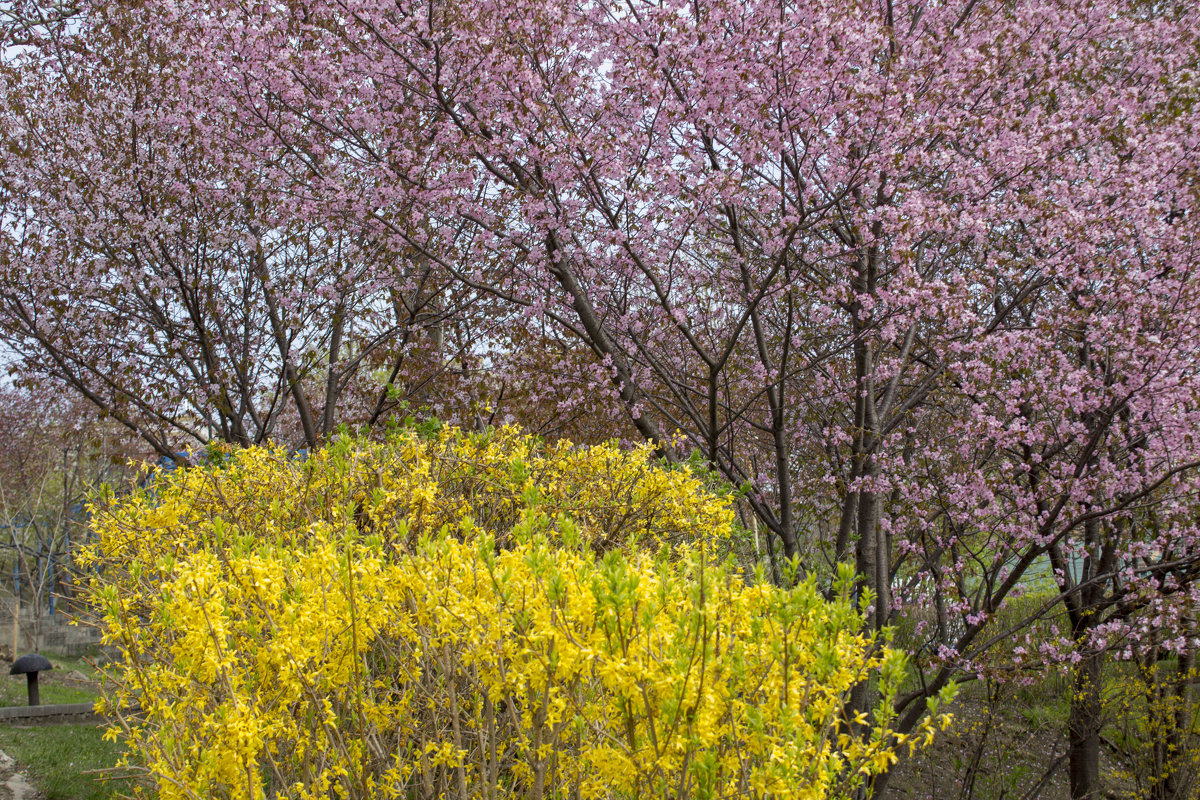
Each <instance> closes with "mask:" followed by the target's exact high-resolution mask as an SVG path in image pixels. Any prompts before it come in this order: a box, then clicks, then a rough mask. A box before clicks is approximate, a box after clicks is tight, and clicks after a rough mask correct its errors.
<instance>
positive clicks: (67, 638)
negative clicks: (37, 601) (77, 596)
mask: <svg viewBox="0 0 1200 800" xmlns="http://www.w3.org/2000/svg"><path fill="white" fill-rule="evenodd" d="M76 619H78V622H79V624H78V625H75V624H72V622H73V621H74V620H76ZM18 628H19V632H18V636H17V648H16V653H15V655H21V654H22V653H52V654H56V655H60V656H78V655H83V654H85V653H88V652H92V651H94V650H96V649H98V648H99V646H100V631H99V630H98V629H96V628H94V627H92V626H91V625H88V624H87V623H86V621H85V620H84V619H82V618H79V617H73V616H69V615H67V614H65V613H63V612H61V611H60V612H58V613H56V614H55V615H54V616H50V615H49V614H47V613H45V612H43V613H42V615H41V618H40V619H39V618H36V617H34V615H33V614H30V613H28V611H27V610H26V609H24V608H23V609H21V618H20V623H19V626H18ZM0 651H3V652H5V653H8V654H10V655H13V602H12V597H11V596H10V597H6V598H3V599H0Z"/></svg>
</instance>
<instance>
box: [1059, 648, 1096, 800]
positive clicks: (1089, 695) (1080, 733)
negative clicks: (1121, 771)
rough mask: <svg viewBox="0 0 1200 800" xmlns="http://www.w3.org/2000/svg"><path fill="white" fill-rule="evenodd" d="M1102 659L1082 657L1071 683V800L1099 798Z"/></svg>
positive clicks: (1068, 763) (1068, 770)
mask: <svg viewBox="0 0 1200 800" xmlns="http://www.w3.org/2000/svg"><path fill="white" fill-rule="evenodd" d="M1103 674H1104V656H1103V654H1102V653H1095V654H1090V655H1087V656H1084V658H1083V660H1082V661H1080V662H1079V663H1078V664H1076V665H1075V669H1074V671H1073V678H1072V681H1071V714H1070V717H1069V719H1068V722H1067V748H1068V749H1067V753H1068V758H1067V775H1068V778H1069V781H1070V787H1071V800H1098V798H1099V797H1100V725H1101V709H1100V684H1101V679H1102V678H1103Z"/></svg>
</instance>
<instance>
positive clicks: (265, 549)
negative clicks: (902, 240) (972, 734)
mask: <svg viewBox="0 0 1200 800" xmlns="http://www.w3.org/2000/svg"><path fill="white" fill-rule="evenodd" d="M222 461H223V463H221V464H216V465H209V466H206V467H197V468H191V469H187V470H181V471H177V472H175V473H173V474H160V475H157V476H155V478H154V480H153V481H152V482H151V483H150V484H149V488H148V489H146V490H144V491H142V492H140V493H137V494H134V495H132V496H127V497H122V498H119V499H108V500H106V501H102V502H100V503H98V504H97V506H96V508H95V517H94V519H95V522H94V527H95V530H96V532H97V534H98V535H99V539H98V543H97V544H96V545H94V547H93V548H92V551H91V559H92V565H93V567H94V568H95V569H96V574H97V576H98V577H97V578H96V579H95V580H94V581H93V584H92V586H93V594H94V598H95V599H96V601H97V603H98V605H99V606H100V608H102V611H103V617H104V623H105V625H106V626H107V634H106V635H107V640H108V641H109V642H110V643H112V644H115V645H117V646H119V648H120V650H121V653H122V659H121V660H120V661H119V662H118V664H117V668H116V670H115V672H114V674H113V675H112V676H111V679H110V681H109V683H108V685H107V693H106V699H105V701H103V702H104V705H105V707H106V708H107V709H108V710H109V712H110V713H112V714H114V715H115V718H116V719H117V723H116V725H115V726H114V728H113V731H112V732H113V734H114V735H121V736H123V737H124V738H125V740H126V742H127V743H128V745H129V748H130V763H131V764H136V765H143V766H144V767H145V768H146V770H147V780H146V781H144V782H143V786H142V788H141V789H140V790H139V791H141V792H142V793H143V794H144V795H149V796H157V797H160V798H163V800H167V799H168V798H169V799H171V800H174V798H216V797H220V798H224V797H228V798H245V799H246V800H250V799H251V798H263V797H288V798H325V797H343V798H376V797H423V798H434V797H448V798H496V797H511V796H521V797H532V798H543V797H568V796H569V797H580V798H610V797H611V798H616V797H627V798H634V797H642V796H649V795H658V796H674V797H680V798H683V797H696V798H705V797H717V796H752V797H766V796H771V797H780V796H786V797H796V798H824V797H833V796H842V795H845V794H847V793H848V792H850V791H852V790H853V788H854V787H855V786H857V785H859V784H861V782H862V781H864V780H866V779H867V778H869V776H870V775H872V774H875V773H878V772H880V771H882V770H885V769H886V768H887V767H888V766H889V765H890V764H891V763H892V762H894V761H895V753H896V752H897V751H898V750H899V749H900V748H902V747H903V748H912V747H916V746H920V745H923V744H925V743H927V742H928V741H929V740H930V738H931V737H932V731H933V728H934V725H935V724H936V723H937V722H944V721H945V717H944V716H943V717H930V718H929V719H927V720H926V722H925V723H924V724H923V725H922V726H921V727H920V728H919V729H918V730H917V731H916V732H914V733H913V734H911V735H908V736H904V735H899V734H896V733H895V732H893V731H892V730H891V729H890V727H889V726H890V723H891V721H892V720H891V716H890V714H889V713H888V709H889V708H890V707H891V705H892V700H893V699H894V697H895V694H896V690H897V684H898V682H899V680H900V678H901V675H902V671H903V656H902V655H901V654H900V653H898V652H897V651H894V650H891V649H890V648H888V647H887V646H886V645H885V643H883V642H880V641H874V640H872V638H871V636H870V635H869V634H868V633H867V631H866V630H865V629H864V627H863V624H862V619H861V616H860V615H859V613H858V610H857V608H856V606H855V604H854V602H852V601H851V599H850V592H851V588H852V580H851V576H850V575H849V574H848V573H844V574H843V575H842V577H841V580H840V581H839V583H838V586H837V592H836V597H835V598H834V599H833V600H832V602H827V601H826V600H824V599H823V598H822V597H821V595H820V594H819V593H818V592H817V591H816V589H815V587H814V585H813V584H812V583H811V582H800V583H799V584H798V585H796V586H795V587H794V588H791V589H782V588H779V587H776V586H773V585H770V584H768V583H766V582H765V581H763V580H761V579H754V578H747V577H746V576H743V575H742V574H741V573H740V572H738V571H737V570H736V568H735V567H734V566H733V565H732V562H731V561H728V560H724V559H721V558H719V557H716V556H714V553H717V552H719V551H720V542H721V541H722V540H723V539H727V538H728V537H730V536H731V533H732V530H731V528H732V523H733V515H732V513H731V510H730V508H729V506H728V504H727V501H726V500H724V499H722V498H718V497H715V496H713V495H712V494H710V493H708V492H706V491H705V490H704V488H703V486H702V484H701V482H700V481H699V480H697V479H696V478H695V477H693V476H692V475H691V474H690V473H688V472H687V471H684V470H678V469H674V470H673V469H667V468H663V467H660V466H657V465H656V464H655V463H654V461H653V457H652V452H651V451H650V450H648V449H636V450H622V449H620V448H618V447H617V446H616V445H605V446H599V447H592V448H577V447H572V446H570V445H569V444H566V443H561V444H554V445H547V444H544V443H541V442H540V441H538V440H536V439H533V438H531V437H527V436H524V435H522V434H520V433H519V432H517V431H515V430H512V429H503V430H500V431H493V432H489V433H485V434H480V435H471V434H466V433H463V432H460V431H457V430H453V429H441V430H440V431H437V432H433V433H431V432H429V431H428V430H427V431H425V433H424V435H422V434H419V433H418V432H416V431H413V430H406V431H400V432H396V433H394V434H393V435H392V436H391V437H390V438H389V439H388V440H387V441H386V442H383V443H379V442H371V441H367V440H356V439H349V438H344V439H340V440H338V441H337V442H335V443H334V444H332V445H331V446H329V447H328V448H326V449H324V450H321V451H318V452H314V453H311V454H309V455H308V457H307V458H304V459H300V458H296V457H294V456H289V455H288V454H287V453H285V452H283V451H281V450H272V449H267V448H260V449H248V450H238V451H236V452H233V453H230V454H228V455H227V456H225V457H224V458H223V459H222ZM864 680H873V681H876V682H877V683H878V684H879V685H880V686H881V688H882V691H881V696H882V701H881V703H880V704H879V707H878V708H877V709H876V710H875V714H874V716H873V717H872V718H871V719H870V720H868V719H866V718H862V717H860V718H859V719H855V720H846V719H844V718H843V717H842V715H841V714H842V708H843V701H844V698H845V696H846V694H847V692H848V691H849V690H850V689H851V687H853V686H854V685H856V684H858V683H859V682H861V681H864ZM132 703H138V704H140V705H141V707H142V712H141V714H140V715H138V716H136V717H135V716H127V715H124V714H123V713H122V712H121V711H120V709H121V708H122V707H124V706H128V705H129V704H132Z"/></svg>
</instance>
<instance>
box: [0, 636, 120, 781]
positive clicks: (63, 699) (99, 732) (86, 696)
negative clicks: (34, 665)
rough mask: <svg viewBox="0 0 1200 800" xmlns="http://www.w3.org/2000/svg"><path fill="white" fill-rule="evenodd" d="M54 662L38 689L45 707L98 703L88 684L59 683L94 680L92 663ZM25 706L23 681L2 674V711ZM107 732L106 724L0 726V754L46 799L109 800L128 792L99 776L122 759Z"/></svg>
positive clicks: (0, 695)
mask: <svg viewBox="0 0 1200 800" xmlns="http://www.w3.org/2000/svg"><path fill="white" fill-rule="evenodd" d="M50 661H51V662H52V663H53V664H54V670H53V671H52V672H49V673H43V678H42V681H41V685H40V693H41V699H42V704H43V705H50V704H57V703H88V702H92V701H94V700H95V699H96V697H97V693H96V691H95V690H93V689H91V688H90V687H88V686H86V685H84V686H78V685H64V684H62V683H59V682H57V681H56V678H58V677H59V676H62V675H66V674H68V673H70V672H78V673H81V674H82V675H83V676H85V677H87V678H92V679H94V678H95V676H96V671H95V669H94V668H93V667H92V666H91V664H90V663H88V662H87V661H85V660H84V659H79V658H56V657H53V656H51V657H50ZM27 702H28V697H27V695H26V689H25V676H24V675H11V676H10V675H5V674H0V706H23V705H25V704H26V703H27ZM104 728H105V726H104V724H103V723H95V722H89V723H79V724H75V725H35V726H27V727H18V726H13V725H6V724H0V750H3V751H4V752H5V753H8V755H9V756H11V757H12V758H14V759H16V761H17V763H18V765H19V766H20V769H21V770H22V771H23V772H24V773H25V774H26V775H28V776H29V780H30V781H31V782H32V783H33V784H34V785H35V786H36V787H37V788H38V789H39V790H40V791H41V792H42V793H43V794H44V795H45V798H46V800H109V799H110V798H115V797H117V796H118V795H121V794H125V793H127V792H128V789H129V787H128V784H127V783H126V782H125V781H122V780H110V781H105V780H103V778H102V775H101V773H103V772H104V771H105V770H109V769H111V768H112V766H113V765H114V764H116V763H117V758H118V756H119V755H120V745H118V744H116V743H113V742H106V741H104V740H103V738H102V736H103V734H104Z"/></svg>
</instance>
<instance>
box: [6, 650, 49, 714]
mask: <svg viewBox="0 0 1200 800" xmlns="http://www.w3.org/2000/svg"><path fill="white" fill-rule="evenodd" d="M48 669H54V665H53V664H51V663H50V659H48V658H46V657H45V656H39V655H38V654H37V653H30V654H29V655H25V656H21V657H20V658H18V659H17V660H16V661H14V662H13V665H12V669H10V670H9V671H8V674H9V675H24V676H25V680H26V681H27V685H28V687H29V705H31V706H36V705H41V702H42V701H41V698H40V697H38V673H39V672H45V671H46V670H48Z"/></svg>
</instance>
